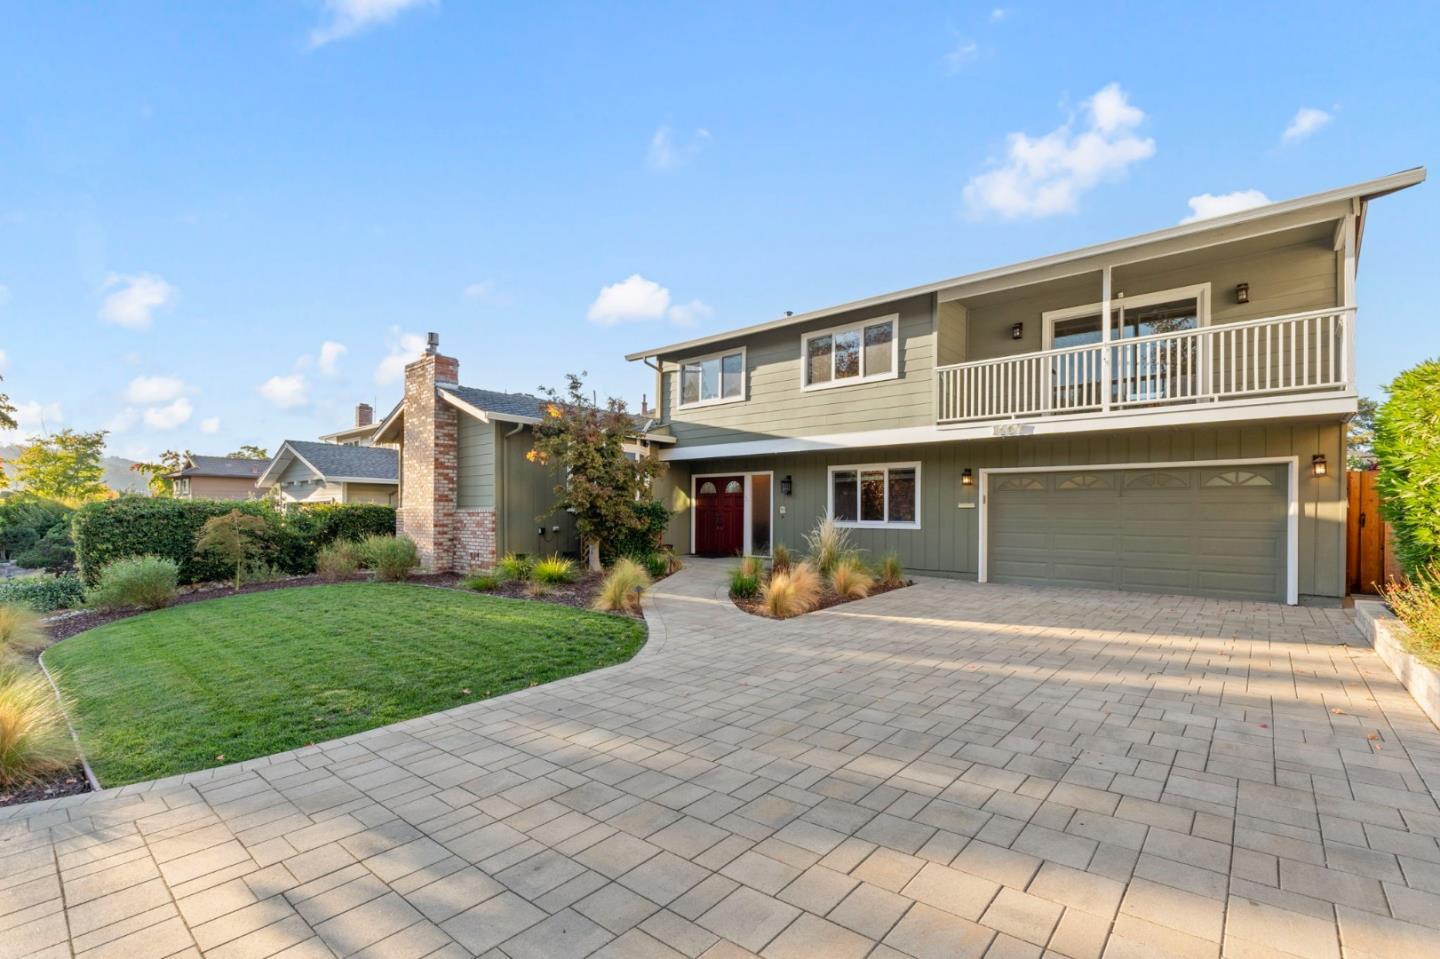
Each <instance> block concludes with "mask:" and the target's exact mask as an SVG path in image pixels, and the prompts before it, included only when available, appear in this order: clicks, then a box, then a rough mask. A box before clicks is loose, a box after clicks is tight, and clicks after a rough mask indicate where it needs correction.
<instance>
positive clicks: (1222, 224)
mask: <svg viewBox="0 0 1440 959" xmlns="http://www.w3.org/2000/svg"><path fill="white" fill-rule="evenodd" d="M1424 179H1425V168H1424V167H1414V168H1412V169H1409V170H1402V171H1401V172H1399V173H1392V174H1390V175H1389V176H1385V177H1380V178H1379V179H1375V180H1366V181H1365V182H1363V183H1356V184H1353V185H1351V186H1347V187H1341V188H1340V189H1338V190H1327V191H1325V192H1323V193H1312V194H1310V195H1309V196H1302V197H1297V198H1296V199H1293V200H1283V201H1281V202H1278V203H1268V204H1266V205H1265V206H1260V207H1255V208H1253V209H1249V210H1241V211H1240V212H1238V213H1230V214H1227V215H1225V216H1217V217H1211V218H1209V219H1205V220H1197V221H1195V222H1192V223H1182V224H1180V225H1179V226H1172V227H1169V228H1167V229H1164V230H1154V231H1151V232H1149V233H1141V234H1138V235H1136V236H1132V237H1127V238H1125V239H1122V240H1111V241H1109V242H1107V243H1100V244H1096V245H1094V246H1086V247H1081V248H1080V249H1078V250H1071V251H1069V252H1066V253H1057V254H1054V255H1051V256H1045V257H1040V258H1039V259H1034V260H1025V261H1022V262H1020V263H1013V264H1011V265H1009V266H1002V267H997V268H994V269H990V270H981V271H980V272H978V273H970V274H966V275H963V276H957V277H951V278H950V279H946V280H938V281H936V282H934V283H926V284H923V285H921V286H913V287H910V288H909V289H904V290H896V291H894V292H892V293H884V294H881V295H879V296H869V297H865V298H864V299H860V300H854V301H852V302H850V303H841V304H838V305H836V306H827V307H823V308H821V309H818V310H811V311H810V312H808V313H796V314H793V315H790V316H784V317H781V318H780V319H777V320H770V321H768V322H765V323H757V324H755V325H753V326H745V327H740V328H738V329H733V330H726V331H724V332H721V333H715V334H712V335H710V336H702V337H698V338H696V339H693V340H683V341H681V342H679V343H670V344H667V345H665V346H657V347H655V348H653V349H648V350H640V351H638V352H635V353H629V354H627V355H626V357H625V359H627V360H643V359H649V358H650V357H654V356H666V355H669V354H671V353H678V352H680V351H682V350H693V349H697V348H699V347H703V346H710V345H713V344H717V343H723V342H725V341H726V340H733V339H736V338H738V337H743V336H749V335H751V334H755V333H762V332H765V331H768V330H776V329H781V328H783V327H787V326H794V325H796V324H799V323H805V322H807V321H809V320H816V319H820V318H822V317H827V316H833V315H835V314H837V313H845V312H847V311H849V310H859V309H865V308H867V307H872V306H879V305H881V304H886V303H891V302H894V301H895V300H899V299H903V298H905V297H910V296H923V295H926V294H929V293H938V292H940V291H941V290H944V289H948V288H949V287H953V286H962V285H966V284H971V283H978V282H981V281H987V280H995V279H999V278H1002V277H1007V276H1011V275H1014V274H1020V273H1025V272H1027V271H1030V270H1040V269H1044V268H1050V267H1055V266H1060V265H1062V264H1065V263H1069V262H1071V261H1080V260H1085V259H1087V258H1089V257H1095V256H1108V255H1112V254H1116V253H1120V252H1121V251H1124V250H1130V249H1133V248H1136V247H1141V246H1146V245H1148V244H1151V243H1158V242H1161V241H1165V240H1173V239H1178V238H1181V237H1187V236H1192V235H1196V234H1201V233H1207V232H1210V231H1212V230H1221V229H1224V228H1226V227H1234V226H1238V225H1241V224H1246V223H1250V222H1252V221H1256V220H1263V219H1267V218H1270V217H1276V216H1282V215H1284V214H1287V213H1295V212H1297V211H1301V210H1306V209H1309V208H1311V207H1318V206H1324V205H1326V204H1330V203H1335V202H1336V201H1343V200H1359V201H1361V202H1362V203H1364V202H1367V201H1369V200H1372V199H1374V198H1376V197H1379V196H1384V195H1385V194H1387V193H1394V192H1395V191H1396V190H1403V189H1405V188H1406V187H1411V186H1414V185H1415V184H1417V183H1421V182H1423V181H1424Z"/></svg>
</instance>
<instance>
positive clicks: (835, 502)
mask: <svg viewBox="0 0 1440 959" xmlns="http://www.w3.org/2000/svg"><path fill="white" fill-rule="evenodd" d="M829 505H830V515H831V516H832V517H834V518H835V522H837V523H838V524H840V525H841V526H861V527H864V526H877V527H886V528H898V529H918V528H919V526H920V464H919V463H880V464H876V465H872V466H832V467H830V489H829Z"/></svg>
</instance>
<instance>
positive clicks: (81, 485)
mask: <svg viewBox="0 0 1440 959" xmlns="http://www.w3.org/2000/svg"><path fill="white" fill-rule="evenodd" d="M105 435H106V431H105V430H96V431H95V432H93V433H77V432H75V431H74V430H61V431H60V432H58V433H54V434H52V435H50V436H36V437H31V439H30V445H28V446H26V447H25V449H24V450H23V451H22V452H21V453H20V455H19V456H17V457H15V478H16V479H17V480H19V482H20V483H21V485H23V486H24V487H25V489H26V491H28V492H31V493H34V494H35V495H36V496H45V497H49V498H50V499H58V500H61V501H62V502H68V503H77V502H88V501H91V500H97V499H104V498H105V497H106V496H107V495H109V489H108V488H107V487H106V486H105V483H104V476H105V465H104V463H103V458H104V456H105Z"/></svg>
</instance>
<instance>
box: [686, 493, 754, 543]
mask: <svg viewBox="0 0 1440 959" xmlns="http://www.w3.org/2000/svg"><path fill="white" fill-rule="evenodd" d="M744 549H745V477H744V476H707V477H705V478H704V479H701V480H699V481H698V483H697V485H696V487H695V552H696V553H698V554H699V555H701V556H737V555H739V554H740V553H741V552H742V551H743V550H744Z"/></svg>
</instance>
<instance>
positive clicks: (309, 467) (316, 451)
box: [257, 440, 400, 506]
mask: <svg viewBox="0 0 1440 959" xmlns="http://www.w3.org/2000/svg"><path fill="white" fill-rule="evenodd" d="M399 476H400V469H399V454H398V453H396V451H395V450H393V449H382V448H378V447H372V446H341V445H340V444H338V443H321V442H316V441H311V440H286V441H285V442H284V443H282V444H280V449H279V450H278V451H277V452H276V453H275V456H274V458H273V459H271V460H270V462H269V464H268V465H267V466H266V467H265V472H264V473H263V474H262V475H261V476H260V479H259V481H258V483H257V485H258V486H259V487H260V488H261V489H263V490H270V491H273V492H274V494H275V495H276V496H278V498H279V499H280V501H281V502H285V503H379V504H381V505H391V506H393V505H395V503H396V492H397V489H398V485H399Z"/></svg>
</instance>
